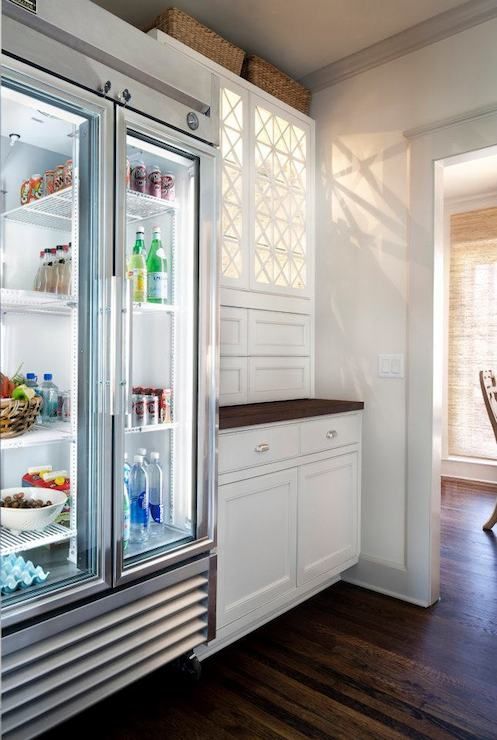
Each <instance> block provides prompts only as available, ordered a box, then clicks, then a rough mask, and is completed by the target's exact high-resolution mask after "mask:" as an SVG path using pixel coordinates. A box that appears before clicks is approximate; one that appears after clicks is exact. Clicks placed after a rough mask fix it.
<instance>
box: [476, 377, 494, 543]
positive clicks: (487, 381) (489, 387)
mask: <svg viewBox="0 0 497 740" xmlns="http://www.w3.org/2000/svg"><path fill="white" fill-rule="evenodd" d="M480 386H481V392H482V393H483V400H484V401H485V408H486V409H487V413H488V418H489V419H490V424H491V425H492V429H493V430H494V434H495V441H496V442H497V380H496V378H495V373H494V372H493V371H492V370H480ZM494 524H497V502H496V504H495V507H494V510H493V512H492V514H491V516H490V519H488V521H486V522H485V524H484V525H483V529H485V530H488V529H492V527H493V526H494Z"/></svg>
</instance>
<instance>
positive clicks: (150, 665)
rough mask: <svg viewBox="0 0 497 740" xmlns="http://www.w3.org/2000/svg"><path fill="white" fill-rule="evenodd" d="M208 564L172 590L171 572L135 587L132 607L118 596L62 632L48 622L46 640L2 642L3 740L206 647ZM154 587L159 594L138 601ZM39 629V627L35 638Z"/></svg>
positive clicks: (14, 739) (23, 637)
mask: <svg viewBox="0 0 497 740" xmlns="http://www.w3.org/2000/svg"><path fill="white" fill-rule="evenodd" d="M208 565H209V560H208V559H203V560H201V561H197V562H196V563H193V564H192V565H191V566H185V567H184V568H181V569H178V572H177V573H178V575H179V576H180V577H181V574H182V573H183V574H184V573H185V571H186V570H187V569H188V570H189V572H190V576H189V577H186V578H183V580H180V581H179V582H176V583H172V585H169V584H168V581H169V582H170V581H171V577H173V578H174V575H175V574H174V573H173V574H169V575H166V576H160V577H159V578H156V579H153V580H152V581H148V582H144V583H143V584H140V585H138V586H134V587H132V588H131V589H128V590H127V591H128V592H129V594H130V595H131V594H132V593H133V594H134V595H136V594H137V590H138V592H139V593H140V594H141V596H140V598H136V599H134V600H133V601H131V602H130V601H129V600H126V592H119V593H117V594H113V595H110V596H108V597H104V598H103V599H101V600H100V602H96V604H95V603H94V604H88V605H86V606H84V607H81V608H80V609H78V610H75V611H76V612H79V614H74V613H73V614H72V615H69V616H70V617H71V618H70V619H69V621H68V626H67V628H66V629H62V630H57V628H56V619H54V620H48V623H47V625H46V628H45V630H44V631H45V633H47V634H46V636H45V637H43V638H41V639H38V640H37V641H35V642H29V636H28V635H27V634H23V633H22V632H21V633H19V634H18V635H12V636H9V637H8V638H6V639H5V640H4V656H3V660H2V673H3V678H2V730H3V734H2V737H3V738H4V740H21V739H22V740H28V738H32V737H36V736H37V735H38V734H40V733H42V732H44V731H46V730H48V729H49V728H50V727H53V726H54V725H55V724H58V723H59V722H61V721H63V720H64V719H67V718H68V717H69V716H71V715H72V714H75V713H76V712H78V711H81V710H82V709H85V708H86V707H88V706H90V705H91V704H93V703H95V702H97V701H99V700H101V699H102V698H104V697H105V696H108V695H109V694H111V693H113V692H114V691H117V690H118V689H120V688H122V687H124V686H126V685H127V684H129V683H131V682H132V681H134V680H136V679H138V678H140V677H141V676H144V675H145V674H147V673H149V672H150V671H152V670H154V669H156V668H158V667H160V666H161V665H164V664H166V663H168V662H169V661H171V660H173V659H174V658H176V657H178V656H179V655H183V654H184V653H188V652H189V651H191V650H192V649H193V648H194V647H196V646H197V645H200V644H202V643H203V642H205V641H206V639H207V617H208V603H207V600H208ZM192 571H193V573H194V574H193V575H192V574H191V573H192ZM178 575H177V576H176V577H178ZM154 582H155V583H154ZM163 584H164V586H165V587H161V586H162V585H163ZM154 585H155V587H156V589H157V586H158V587H159V589H158V590H153V591H152V592H151V593H148V594H147V595H143V594H144V592H146V591H147V590H149V591H151V590H152V588H153V586H154ZM92 611H93V612H94V616H93V617H92V618H87V617H89V616H90V614H91V612H92ZM96 612H98V613H96ZM65 616H66V618H67V616H68V615H65ZM71 623H72V624H71ZM42 630H43V625H41V626H40V634H39V637H41V634H42ZM24 632H28V630H26V631H24ZM16 643H17V644H18V649H16Z"/></svg>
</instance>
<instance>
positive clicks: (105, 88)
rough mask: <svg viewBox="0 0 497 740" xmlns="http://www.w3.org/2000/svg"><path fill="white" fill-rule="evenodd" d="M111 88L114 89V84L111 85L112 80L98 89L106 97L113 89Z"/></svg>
mask: <svg viewBox="0 0 497 740" xmlns="http://www.w3.org/2000/svg"><path fill="white" fill-rule="evenodd" d="M111 87H112V83H111V81H110V80H107V81H106V82H104V84H103V85H101V86H100V87H99V88H98V92H101V93H103V94H104V95H107V93H108V92H109V90H110V89H111Z"/></svg>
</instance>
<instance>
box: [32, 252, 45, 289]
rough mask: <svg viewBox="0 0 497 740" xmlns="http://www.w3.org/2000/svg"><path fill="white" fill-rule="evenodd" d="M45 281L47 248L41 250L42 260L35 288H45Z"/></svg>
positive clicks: (37, 272)
mask: <svg viewBox="0 0 497 740" xmlns="http://www.w3.org/2000/svg"><path fill="white" fill-rule="evenodd" d="M44 282H45V250H44V249H42V250H40V261H39V264H38V270H37V271H36V277H35V282H34V286H33V287H34V290H44V288H43V287H42V286H43V285H44Z"/></svg>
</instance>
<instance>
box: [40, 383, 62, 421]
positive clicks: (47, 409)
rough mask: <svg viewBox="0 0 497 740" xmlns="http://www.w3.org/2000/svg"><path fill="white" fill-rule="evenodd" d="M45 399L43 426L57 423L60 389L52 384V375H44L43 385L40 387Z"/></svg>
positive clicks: (42, 416) (42, 411)
mask: <svg viewBox="0 0 497 740" xmlns="http://www.w3.org/2000/svg"><path fill="white" fill-rule="evenodd" d="M40 390H41V395H42V398H43V406H42V409H41V422H42V424H53V423H54V422H55V421H57V409H58V405H59V389H58V388H57V386H56V385H55V383H54V382H52V373H44V375H43V383H42V384H41V386H40Z"/></svg>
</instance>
